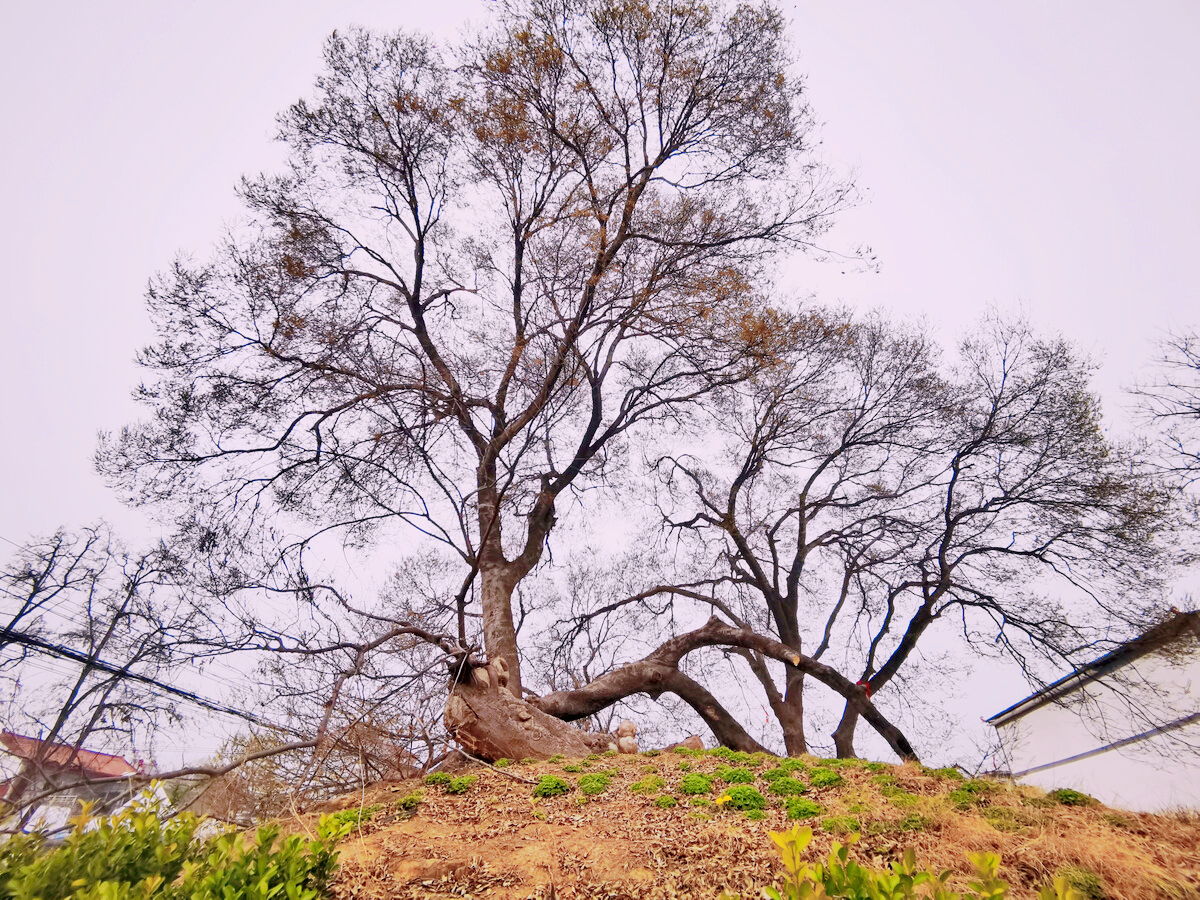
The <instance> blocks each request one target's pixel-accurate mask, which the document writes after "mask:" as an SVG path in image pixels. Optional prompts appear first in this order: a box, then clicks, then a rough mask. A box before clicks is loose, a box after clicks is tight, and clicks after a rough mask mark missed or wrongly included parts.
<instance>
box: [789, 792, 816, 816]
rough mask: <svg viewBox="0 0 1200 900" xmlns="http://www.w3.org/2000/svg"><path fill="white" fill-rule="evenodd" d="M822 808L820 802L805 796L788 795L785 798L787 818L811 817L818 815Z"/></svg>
mask: <svg viewBox="0 0 1200 900" xmlns="http://www.w3.org/2000/svg"><path fill="white" fill-rule="evenodd" d="M822 812H823V810H822V809H821V804H820V803H817V802H815V801H813V800H809V799H808V798H807V797H788V798H787V817H788V818H789V819H811V818H812V817H813V816H819V815H820V814H821V813H822Z"/></svg>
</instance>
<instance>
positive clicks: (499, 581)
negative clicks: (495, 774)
mask: <svg viewBox="0 0 1200 900" xmlns="http://www.w3.org/2000/svg"><path fill="white" fill-rule="evenodd" d="M479 580H480V588H479V592H480V599H481V601H482V606H483V642H484V648H485V649H486V651H487V656H488V659H503V660H504V662H505V663H506V664H507V666H508V689H509V691H510V692H511V693H512V695H513V696H514V697H518V698H519V697H521V695H522V692H521V657H520V655H519V653H518V652H517V630H516V628H515V627H514V625H513V616H512V592H513V585H512V584H511V583H510V582H511V578H510V577H509V574H508V571H507V566H503V565H498V566H481V567H480V570H479ZM518 758H519V757H518Z"/></svg>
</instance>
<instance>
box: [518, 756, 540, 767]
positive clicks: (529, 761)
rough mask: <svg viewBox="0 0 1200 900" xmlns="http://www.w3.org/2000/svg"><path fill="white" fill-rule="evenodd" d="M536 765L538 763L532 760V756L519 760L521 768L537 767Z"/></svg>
mask: <svg viewBox="0 0 1200 900" xmlns="http://www.w3.org/2000/svg"><path fill="white" fill-rule="evenodd" d="M537 763H538V760H536V759H534V758H533V757H532V756H527V757H525V758H524V759H523V760H521V765H523V766H535V765H537Z"/></svg>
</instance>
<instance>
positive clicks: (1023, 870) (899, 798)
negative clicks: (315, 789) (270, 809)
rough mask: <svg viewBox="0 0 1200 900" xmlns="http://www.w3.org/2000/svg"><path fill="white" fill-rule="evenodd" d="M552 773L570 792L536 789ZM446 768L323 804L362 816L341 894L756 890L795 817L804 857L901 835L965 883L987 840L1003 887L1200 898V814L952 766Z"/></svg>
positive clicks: (896, 841)
mask: <svg viewBox="0 0 1200 900" xmlns="http://www.w3.org/2000/svg"><path fill="white" fill-rule="evenodd" d="M548 776H550V777H553V778H556V779H560V780H561V782H563V784H561V785H559V786H560V787H563V788H565V791H564V793H561V794H558V795H557V796H542V797H538V796H535V793H543V794H544V793H548V792H549V791H548V790H546V789H545V788H543V789H541V790H539V789H538V788H537V787H536V785H537V783H538V782H542V781H543V779H545V778H546V777H548ZM449 777H451V776H442V779H443V780H445V779H446V778H449ZM453 777H454V778H458V779H459V780H458V781H452V782H451V783H449V784H446V783H442V784H436V783H435V784H429V785H424V784H421V783H419V782H406V783H398V784H392V785H382V786H376V787H374V788H372V789H370V790H368V791H365V792H363V793H362V794H361V795H357V796H354V797H346V798H342V800H341V801H339V802H337V803H332V804H328V805H327V809H342V810H343V811H342V812H341V813H340V815H341V816H343V817H348V818H351V819H354V820H357V821H358V823H359V824H358V827H357V828H356V829H355V830H354V831H353V832H352V833H351V835H350V836H349V837H347V838H346V839H345V841H344V842H343V844H342V857H341V859H342V867H341V871H340V874H339V876H338V879H337V883H336V887H335V890H336V896H337V897H338V900H374V898H379V900H383V898H389V900H390V898H408V897H431V898H432V897H476V896H478V897H484V896H486V897H491V898H498V900H509V898H512V900H516V898H538V900H546V898H555V900H565V898H595V900H600V898H606V900H620V898H651V897H696V898H699V897H704V898H713V897H716V895H717V894H718V893H719V892H720V891H721V890H722V889H725V890H729V891H732V892H737V893H741V894H742V896H743V897H745V898H751V897H760V896H761V895H762V893H761V889H762V887H764V886H766V885H768V884H771V883H774V882H775V881H776V879H777V878H778V876H779V873H780V864H779V859H778V856H777V854H776V852H775V850H774V847H773V845H772V843H771V841H770V839H769V836H768V832H770V831H773V830H774V831H778V830H783V829H787V828H789V827H791V826H792V825H794V824H796V823H797V822H800V823H803V824H808V825H811V826H812V827H813V829H814V831H815V832H816V838H815V839H814V840H813V843H812V845H811V846H810V847H809V849H808V851H807V853H808V856H809V858H811V859H812V860H813V861H816V860H820V859H824V858H825V857H826V855H827V854H828V851H829V848H830V845H831V844H832V842H833V841H834V840H841V841H843V842H844V841H845V840H846V839H847V835H849V834H850V833H851V832H860V833H861V839H860V840H859V841H858V843H857V844H856V845H855V846H854V855H855V857H856V858H857V859H858V860H859V861H860V862H862V863H864V864H870V865H874V866H881V867H882V866H884V865H886V863H887V862H888V861H890V860H893V859H897V858H898V857H899V855H900V854H901V852H902V851H903V850H904V848H906V847H912V848H914V849H915V851H916V854H917V859H918V862H919V864H921V865H922V866H926V867H928V868H930V869H933V870H936V871H940V870H942V869H950V870H953V872H954V873H955V874H954V876H953V877H952V881H951V884H952V886H954V887H956V888H957V889H960V890H961V889H963V888H965V885H966V881H967V879H968V877H969V875H970V873H971V871H972V869H971V866H970V864H969V863H968V861H967V859H966V854H967V853H968V852H978V851H992V852H998V853H1000V854H1001V856H1002V865H1001V875H1002V877H1004V878H1005V879H1007V880H1008V881H1009V882H1010V884H1011V885H1012V887H1013V891H1012V894H1011V895H1010V896H1013V897H1033V896H1035V895H1036V891H1037V889H1038V888H1039V887H1040V886H1041V885H1043V884H1046V883H1047V882H1049V881H1050V879H1051V878H1052V877H1054V876H1055V875H1066V876H1067V877H1068V878H1069V879H1070V880H1071V881H1072V883H1074V884H1075V886H1076V887H1077V888H1078V889H1080V890H1081V891H1082V892H1083V893H1084V895H1085V896H1087V897H1091V898H1101V897H1110V898H1130V900H1136V898H1153V897H1162V898H1200V817H1197V816H1195V815H1190V814H1184V813H1180V814H1178V815H1173V816H1152V815H1144V814H1132V813H1124V812H1120V811H1117V810H1112V809H1109V808H1107V807H1104V806H1101V805H1099V804H1095V803H1090V802H1088V801H1089V799H1090V798H1085V797H1083V796H1082V795H1074V794H1072V793H1070V792H1066V793H1064V794H1060V795H1057V796H1056V795H1053V794H1052V795H1046V794H1044V793H1043V792H1042V791H1040V790H1037V789H1036V788H1029V787H1017V786H1012V785H1009V784H1006V783H1003V782H998V781H990V780H969V781H968V780H964V779H963V778H962V777H961V776H959V775H958V774H957V773H956V772H954V771H952V770H936V771H935V770H929V769H924V768H921V767H918V766H911V765H906V766H894V767H893V766H888V765H884V764H880V763H867V762H860V761H857V760H850V761H838V760H819V759H815V758H812V757H806V758H801V759H792V760H780V759H776V758H774V757H768V756H762V755H755V756H749V755H747V754H736V753H731V752H729V751H722V750H718V751H707V752H696V751H685V752H672V753H663V754H658V755H647V754H643V755H638V756H601V757H592V758H589V759H586V760H558V761H553V762H543V763H531V764H519V763H513V764H511V765H509V766H506V767H502V768H501V769H499V770H496V769H491V768H486V767H482V766H481V767H478V768H474V769H471V770H470V772H469V774H468V775H467V776H466V777H465V778H464V777H463V776H459V775H456V776H453ZM435 780H436V779H435ZM751 789H753V790H751ZM589 792H591V793H589ZM756 797H762V798H763V800H765V803H764V804H763V808H762V809H760V810H756V809H754V808H753V807H754V806H756V805H757V804H758V801H757V800H756V799H755V798H756ZM738 806H740V807H742V808H741V809H738V808H736V807H738Z"/></svg>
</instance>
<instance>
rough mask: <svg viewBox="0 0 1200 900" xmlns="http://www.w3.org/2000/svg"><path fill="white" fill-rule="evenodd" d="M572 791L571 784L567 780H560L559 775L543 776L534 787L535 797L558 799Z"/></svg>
mask: <svg viewBox="0 0 1200 900" xmlns="http://www.w3.org/2000/svg"><path fill="white" fill-rule="evenodd" d="M570 790H571V782H569V781H567V780H566V779H565V778H559V777H558V776H557V775H543V776H542V777H541V778H539V779H538V783H537V784H536V785H534V788H533V796H535V797H557V796H558V795H559V794H565V793H567V792H568V791H570Z"/></svg>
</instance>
